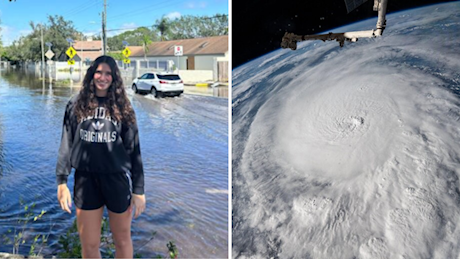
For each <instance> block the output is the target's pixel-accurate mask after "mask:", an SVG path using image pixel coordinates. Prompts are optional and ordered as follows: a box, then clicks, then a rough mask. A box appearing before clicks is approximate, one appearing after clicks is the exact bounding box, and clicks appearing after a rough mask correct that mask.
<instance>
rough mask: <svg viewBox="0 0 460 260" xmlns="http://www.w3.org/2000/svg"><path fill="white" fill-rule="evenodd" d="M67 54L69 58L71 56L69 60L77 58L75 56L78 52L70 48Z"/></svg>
mask: <svg viewBox="0 0 460 260" xmlns="http://www.w3.org/2000/svg"><path fill="white" fill-rule="evenodd" d="M65 54H67V56H69V58H71V59H72V58H73V56H75V54H77V51H76V50H75V49H74V48H73V47H72V46H70V47H69V48H68V49H67V51H66V52H65Z"/></svg>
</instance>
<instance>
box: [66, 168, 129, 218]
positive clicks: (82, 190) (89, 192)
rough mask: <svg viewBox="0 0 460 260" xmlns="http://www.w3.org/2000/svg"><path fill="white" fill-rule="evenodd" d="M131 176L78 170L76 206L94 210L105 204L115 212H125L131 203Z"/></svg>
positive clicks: (75, 187)
mask: <svg viewBox="0 0 460 260" xmlns="http://www.w3.org/2000/svg"><path fill="white" fill-rule="evenodd" d="M131 186H132V184H131V177H130V176H129V173H124V172H121V173H110V174H108V173H107V174H102V173H91V172H83V171H78V170H77V171H76V172H75V185H74V190H73V191H74V192H73V194H74V197H73V200H74V203H75V206H76V207H77V208H79V209H83V210H94V209H98V208H100V207H102V206H104V205H106V206H107V208H108V209H109V210H110V211H112V212H115V213H123V212H125V211H126V210H127V209H128V207H129V205H130V204H131V193H132V189H131Z"/></svg>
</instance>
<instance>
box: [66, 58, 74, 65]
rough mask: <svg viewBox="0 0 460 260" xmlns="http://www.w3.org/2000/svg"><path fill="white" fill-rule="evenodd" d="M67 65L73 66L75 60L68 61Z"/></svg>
mask: <svg viewBox="0 0 460 260" xmlns="http://www.w3.org/2000/svg"><path fill="white" fill-rule="evenodd" d="M67 64H69V65H75V60H73V59H70V60H68V61H67Z"/></svg>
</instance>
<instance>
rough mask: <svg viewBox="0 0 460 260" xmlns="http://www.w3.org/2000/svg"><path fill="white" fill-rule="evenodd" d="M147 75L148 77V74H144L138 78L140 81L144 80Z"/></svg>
mask: <svg viewBox="0 0 460 260" xmlns="http://www.w3.org/2000/svg"><path fill="white" fill-rule="evenodd" d="M147 75H148V73H145V74H144V75H142V77H140V79H146V78H147Z"/></svg>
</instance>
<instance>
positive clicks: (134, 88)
mask: <svg viewBox="0 0 460 260" xmlns="http://www.w3.org/2000/svg"><path fill="white" fill-rule="evenodd" d="M133 90H134V93H136V94H137V93H139V91H138V90H137V86H136V84H133Z"/></svg>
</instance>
